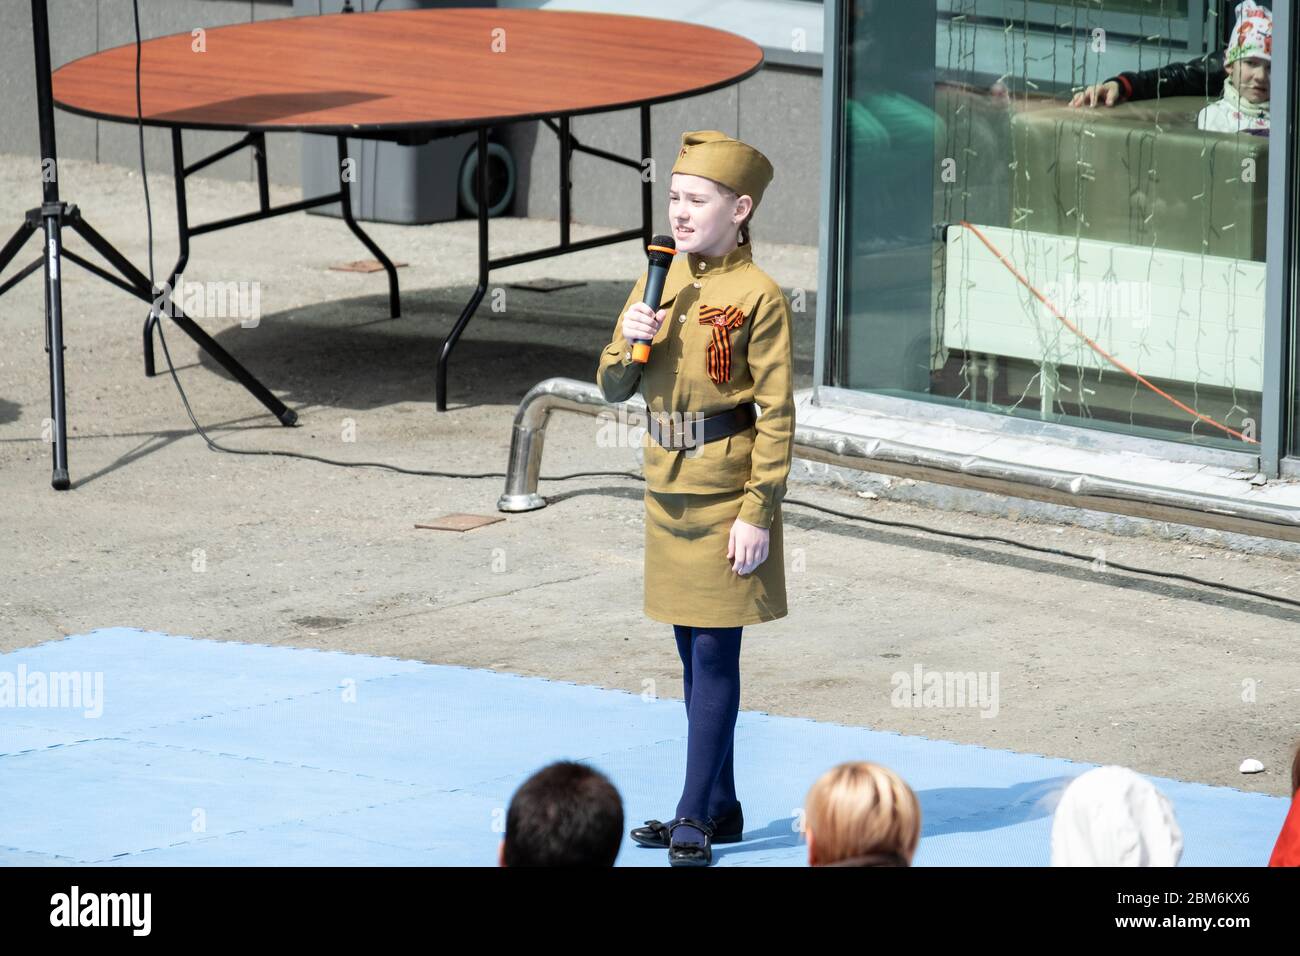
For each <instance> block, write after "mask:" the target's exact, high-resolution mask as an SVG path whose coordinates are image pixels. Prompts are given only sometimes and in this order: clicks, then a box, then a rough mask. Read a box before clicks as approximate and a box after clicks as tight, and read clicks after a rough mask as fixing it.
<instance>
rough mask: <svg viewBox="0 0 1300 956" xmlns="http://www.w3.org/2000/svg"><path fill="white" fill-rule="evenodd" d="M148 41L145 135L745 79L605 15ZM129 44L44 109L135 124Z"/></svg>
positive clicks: (684, 39)
mask: <svg viewBox="0 0 1300 956" xmlns="http://www.w3.org/2000/svg"><path fill="white" fill-rule="evenodd" d="M204 39H205V43H206V52H195V51H194V49H193V44H194V42H195V41H194V38H193V37H192V36H191V34H189V33H179V34H174V35H172V36H166V37H159V38H157V39H154V40H148V41H146V42H145V43H144V44H143V52H142V56H141V80H140V85H141V99H142V101H143V106H144V122H145V124H146V125H148V126H164V127H184V128H186V129H225V130H281V131H289V130H306V131H311V132H339V131H348V132H365V131H375V132H385V131H399V130H414V129H436V128H438V127H447V128H453V127H460V128H468V127H471V126H481V125H489V124H491V123H494V122H501V123H506V122H513V121H517V120H526V119H540V118H542V117H548V116H563V115H577V114H581V113H599V112H603V111H606V110H615V109H626V108H629V107H634V106H640V105H643V104H649V103H657V102H664V101H667V100H673V99H680V98H682V97H687V96H694V95H696V94H699V93H704V92H708V91H709V90H715V89H719V88H721V87H725V86H728V85H730V84H732V83H736V82H738V81H740V80H742V79H744V78H745V77H747V76H750V75H752V74H753V73H755V72H757V71H758V69H759V68H760V67H761V66H762V64H763V51H762V50H761V49H760V48H759V47H758V46H757V45H756V44H755V43H753V42H751V41H750V40H747V39H745V38H744V37H739V36H736V35H735V34H733V33H727V32H725V31H722V30H715V29H712V28H710V27H702V26H696V25H694V24H689V23H678V22H673V21H668V20H659V19H655V18H652V17H634V16H625V15H622V14H611V13H583V12H574V11H556V10H527V9H497V8H491V7H487V8H479V7H462V8H452V9H440V10H393V11H382V12H378V13H350V14H348V13H339V14H332V15H328V16H307V17H290V18H287V19H280V20H262V21H258V22H256V23H241V24H237V25H234V26H228V27H213V28H212V29H209V30H207V31H206V36H205V38H204ZM135 56H136V53H135V44H134V42H132V43H129V44H127V45H125V46H120V47H114V48H113V49H111V50H102V51H100V52H98V53H94V54H91V55H90V56H87V57H83V58H81V59H79V60H74V61H72V62H71V63H68V64H67V65H65V66H63V67H60V68H59V69H58V70H56V71H55V72H54V78H53V86H54V99H55V103H56V104H57V105H58V106H59V107H60V108H62V109H64V110H67V111H69V112H72V113H80V114H83V115H86V116H93V117H97V118H99V119H105V120H114V121H122V122H131V123H134V122H135V121H136V98H135Z"/></svg>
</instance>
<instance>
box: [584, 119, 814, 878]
mask: <svg viewBox="0 0 1300 956" xmlns="http://www.w3.org/2000/svg"><path fill="white" fill-rule="evenodd" d="M772 174H773V170H772V164H771V163H770V162H768V160H767V158H766V157H765V156H764V155H763V154H762V153H760V152H759V151H758V150H756V149H754V148H753V147H752V146H749V145H748V144H746V143H743V142H741V141H740V140H737V139H733V138H732V137H730V136H727V135H726V134H724V133H721V132H718V131H716V130H700V131H696V132H689V133H686V134H684V135H683V137H682V145H681V149H680V151H679V153H678V155H677V161H676V163H675V164H674V166H673V170H672V183H671V187H670V191H669V197H668V198H669V206H668V213H669V220H670V222H671V225H672V230H673V238H674V240H675V243H676V254H675V255H674V256H673V258H672V264H671V266H670V267H669V269H668V273H667V278H666V280H665V283H664V289H663V294H662V296H661V299H660V302H661V307H660V308H659V309H658V310H657V311H652V310H651V309H650V308H649V307H648V306H647V305H645V303H644V302H643V301H642V300H643V298H644V292H645V287H646V275H645V274H642V276H641V278H640V279H639V280H638V281H637V283H636V285H635V286H634V287H633V289H632V292H631V293H630V294H629V295H628V298H627V301H626V302H625V303H624V305H623V311H622V313H621V315H620V318H619V321H618V325H617V326H616V327H615V330H614V335H613V338H612V340H611V342H610V344H609V345H608V346H607V347H606V348H605V350H604V352H603V353H602V355H601V359H600V365H599V369H598V371H597V376H596V380H597V382H598V384H599V385H600V387H601V390H602V391H603V393H604V395H605V398H606V400H608V401H610V402H622V401H626V400H627V399H628V398H630V397H631V396H632V394H634V393H635V392H637V391H640V393H641V395H642V396H643V397H644V399H645V402H646V407H647V410H648V412H649V413H650V422H649V425H650V427H649V428H648V429H647V433H646V435H645V437H644V440H643V443H642V444H643V448H644V450H645V475H646V491H645V508H646V525H645V613H646V614H647V616H649V617H651V618H653V619H654V620H657V621H662V622H664V623H667V624H671V625H672V626H673V633H674V637H675V638H676V641H677V650H678V654H679V656H680V657H681V661H682V668H683V673H682V684H683V689H684V691H685V697H686V714H687V723H688V735H687V756H686V781H685V784H684V786H683V789H682V796H681V799H680V801H679V802H678V804H677V811H676V813H677V815H676V817H674V818H673V819H672V820H670V821H669V822H668V823H667V824H664V823H662V822H660V821H658V820H648V821H646V825H645V826H644V827H638V828H637V829H635V830H633V831H632V837H633V839H635V840H636V841H637V842H638V843H640V844H642V845H643V846H655V847H668V855H669V862H670V863H671V864H672V865H674V866H701V865H702V866H707V865H709V864H710V863H711V862H712V859H713V854H712V849H711V844H712V843H715V842H716V843H724V842H726V843H732V842H737V841H739V840H740V839H741V834H742V831H743V828H744V817H743V814H742V810H741V804H740V801H739V799H738V798H737V796H736V789H735V780H734V774H733V750H734V747H733V739H734V730H735V725H736V715H737V712H738V710H739V707H740V637H741V631H742V630H743V628H744V627H745V625H749V624H757V623H761V622H763V621H772V620H776V619H777V618H781V617H785V616H786V614H787V608H786V593H785V560H784V554H783V543H782V528H781V500H782V498H784V496H785V488H786V479H787V478H788V476H789V472H790V462H791V457H792V451H793V447H794V392H793V364H794V352H793V344H792V341H793V336H792V332H791V318H790V309H789V304H788V303H787V301H786V298H785V295H784V293H783V292H782V291H781V288H780V286H779V285H777V283H776V282H774V281H773V280H772V279H771V278H770V277H769V276H768V275H767V274H766V273H765V272H763V271H762V270H761V269H760V268H759V267H758V266H757V265H756V264H755V263H754V261H753V248H752V246H751V244H750V237H749V228H748V226H749V221H750V218H751V217H752V216H753V214H754V211H755V210H756V209H757V208H758V204H759V202H760V200H761V199H762V196H763V191H764V190H765V189H766V187H767V185H768V184H769V183H770V182H771V180H772ZM637 340H650V341H651V351H650V355H649V358H648V359H647V360H646V361H645V362H644V363H641V362H638V361H636V359H635V358H634V356H633V351H632V344H631V343H632V342H633V341H637Z"/></svg>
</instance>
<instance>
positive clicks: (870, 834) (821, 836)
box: [804, 760, 921, 865]
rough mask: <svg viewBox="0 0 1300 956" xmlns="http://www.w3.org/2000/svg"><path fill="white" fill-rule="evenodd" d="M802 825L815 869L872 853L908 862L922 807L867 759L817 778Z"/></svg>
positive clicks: (886, 771) (890, 773)
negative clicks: (808, 833)
mask: <svg viewBox="0 0 1300 956" xmlns="http://www.w3.org/2000/svg"><path fill="white" fill-rule="evenodd" d="M804 821H805V825H806V826H807V827H808V829H810V830H812V831H813V838H814V840H815V842H816V846H815V848H814V849H815V852H816V855H817V863H818V864H819V865H825V864H828V863H835V862H837V861H839V860H843V859H845V858H847V857H855V856H865V855H867V854H873V853H884V854H890V853H892V854H897V855H899V856H901V857H902V858H903V859H905V860H906V861H907V862H908V863H909V864H910V863H911V860H912V855H913V854H914V853H915V852H916V845H917V843H919V842H920V840H921V805H920V803H918V802H917V799H916V794H914V793H913V792H912V788H911V787H909V786H908V785H907V784H906V783H904V782H903V779H902V778H901V777H900V776H898V774H896V773H894V772H893V771H892V770H890V769H889V768H887V767H882V766H881V765H880V764H874V763H869V762H867V761H865V760H858V761H848V762H846V763H842V764H839V765H838V766H835V767H832V768H831V769H830V770H828V771H826V772H825V773H824V774H822V775H821V776H820V777H818V778H817V782H816V783H814V784H813V785H812V789H811V790H809V791H808V797H807V799H806V800H805V801H804Z"/></svg>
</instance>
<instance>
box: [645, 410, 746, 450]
mask: <svg viewBox="0 0 1300 956" xmlns="http://www.w3.org/2000/svg"><path fill="white" fill-rule="evenodd" d="M649 419H650V425H649V432H650V437H651V438H653V439H654V440H655V441H657V442H658V443H659V444H660V445H661V446H662V447H664V448H666V449H668V450H669V451H679V450H681V449H683V448H694V447H697V446H699V445H704V444H708V443H709V442H711V441H717V440H718V439H719V438H726V437H727V436H728V435H734V434H736V432H743V431H744V430H745V429H746V428H749V427H750V426H751V425H753V424H754V423H755V422H756V421H758V410H757V408H756V407H755V406H754V403H753V402H746V403H745V404H743V405H737V406H736V407H735V408H729V409H727V411H725V412H721V413H719V414H717V415H710V416H708V417H707V418H700V417H699V415H697V414H694V413H692V412H682V413H679V414H678V415H677V416H676V417H674V416H672V415H670V414H664V413H661V414H655V413H653V412H651V413H650V415H649Z"/></svg>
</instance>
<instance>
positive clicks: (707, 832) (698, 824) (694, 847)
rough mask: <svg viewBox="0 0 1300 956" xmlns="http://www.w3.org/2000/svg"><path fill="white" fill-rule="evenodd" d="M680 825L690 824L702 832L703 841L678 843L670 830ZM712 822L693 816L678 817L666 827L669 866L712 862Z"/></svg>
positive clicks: (700, 864) (702, 864)
mask: <svg viewBox="0 0 1300 956" xmlns="http://www.w3.org/2000/svg"><path fill="white" fill-rule="evenodd" d="M681 826H692V827H695V828H696V829H697V830H699V831H701V832H702V833H703V834H704V842H703V843H678V842H676V841H674V840H673V839H672V831H674V830H676V829H677V828H678V827H681ZM712 840H713V824H712V823H708V822H706V821H704V820H696V819H694V818H693V817H678V818H677V819H676V820H674V821H673V822H672V825H671V826H670V827H669V828H668V865H669V866H708V865H709V864H710V863H712V862H713V846H712Z"/></svg>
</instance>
